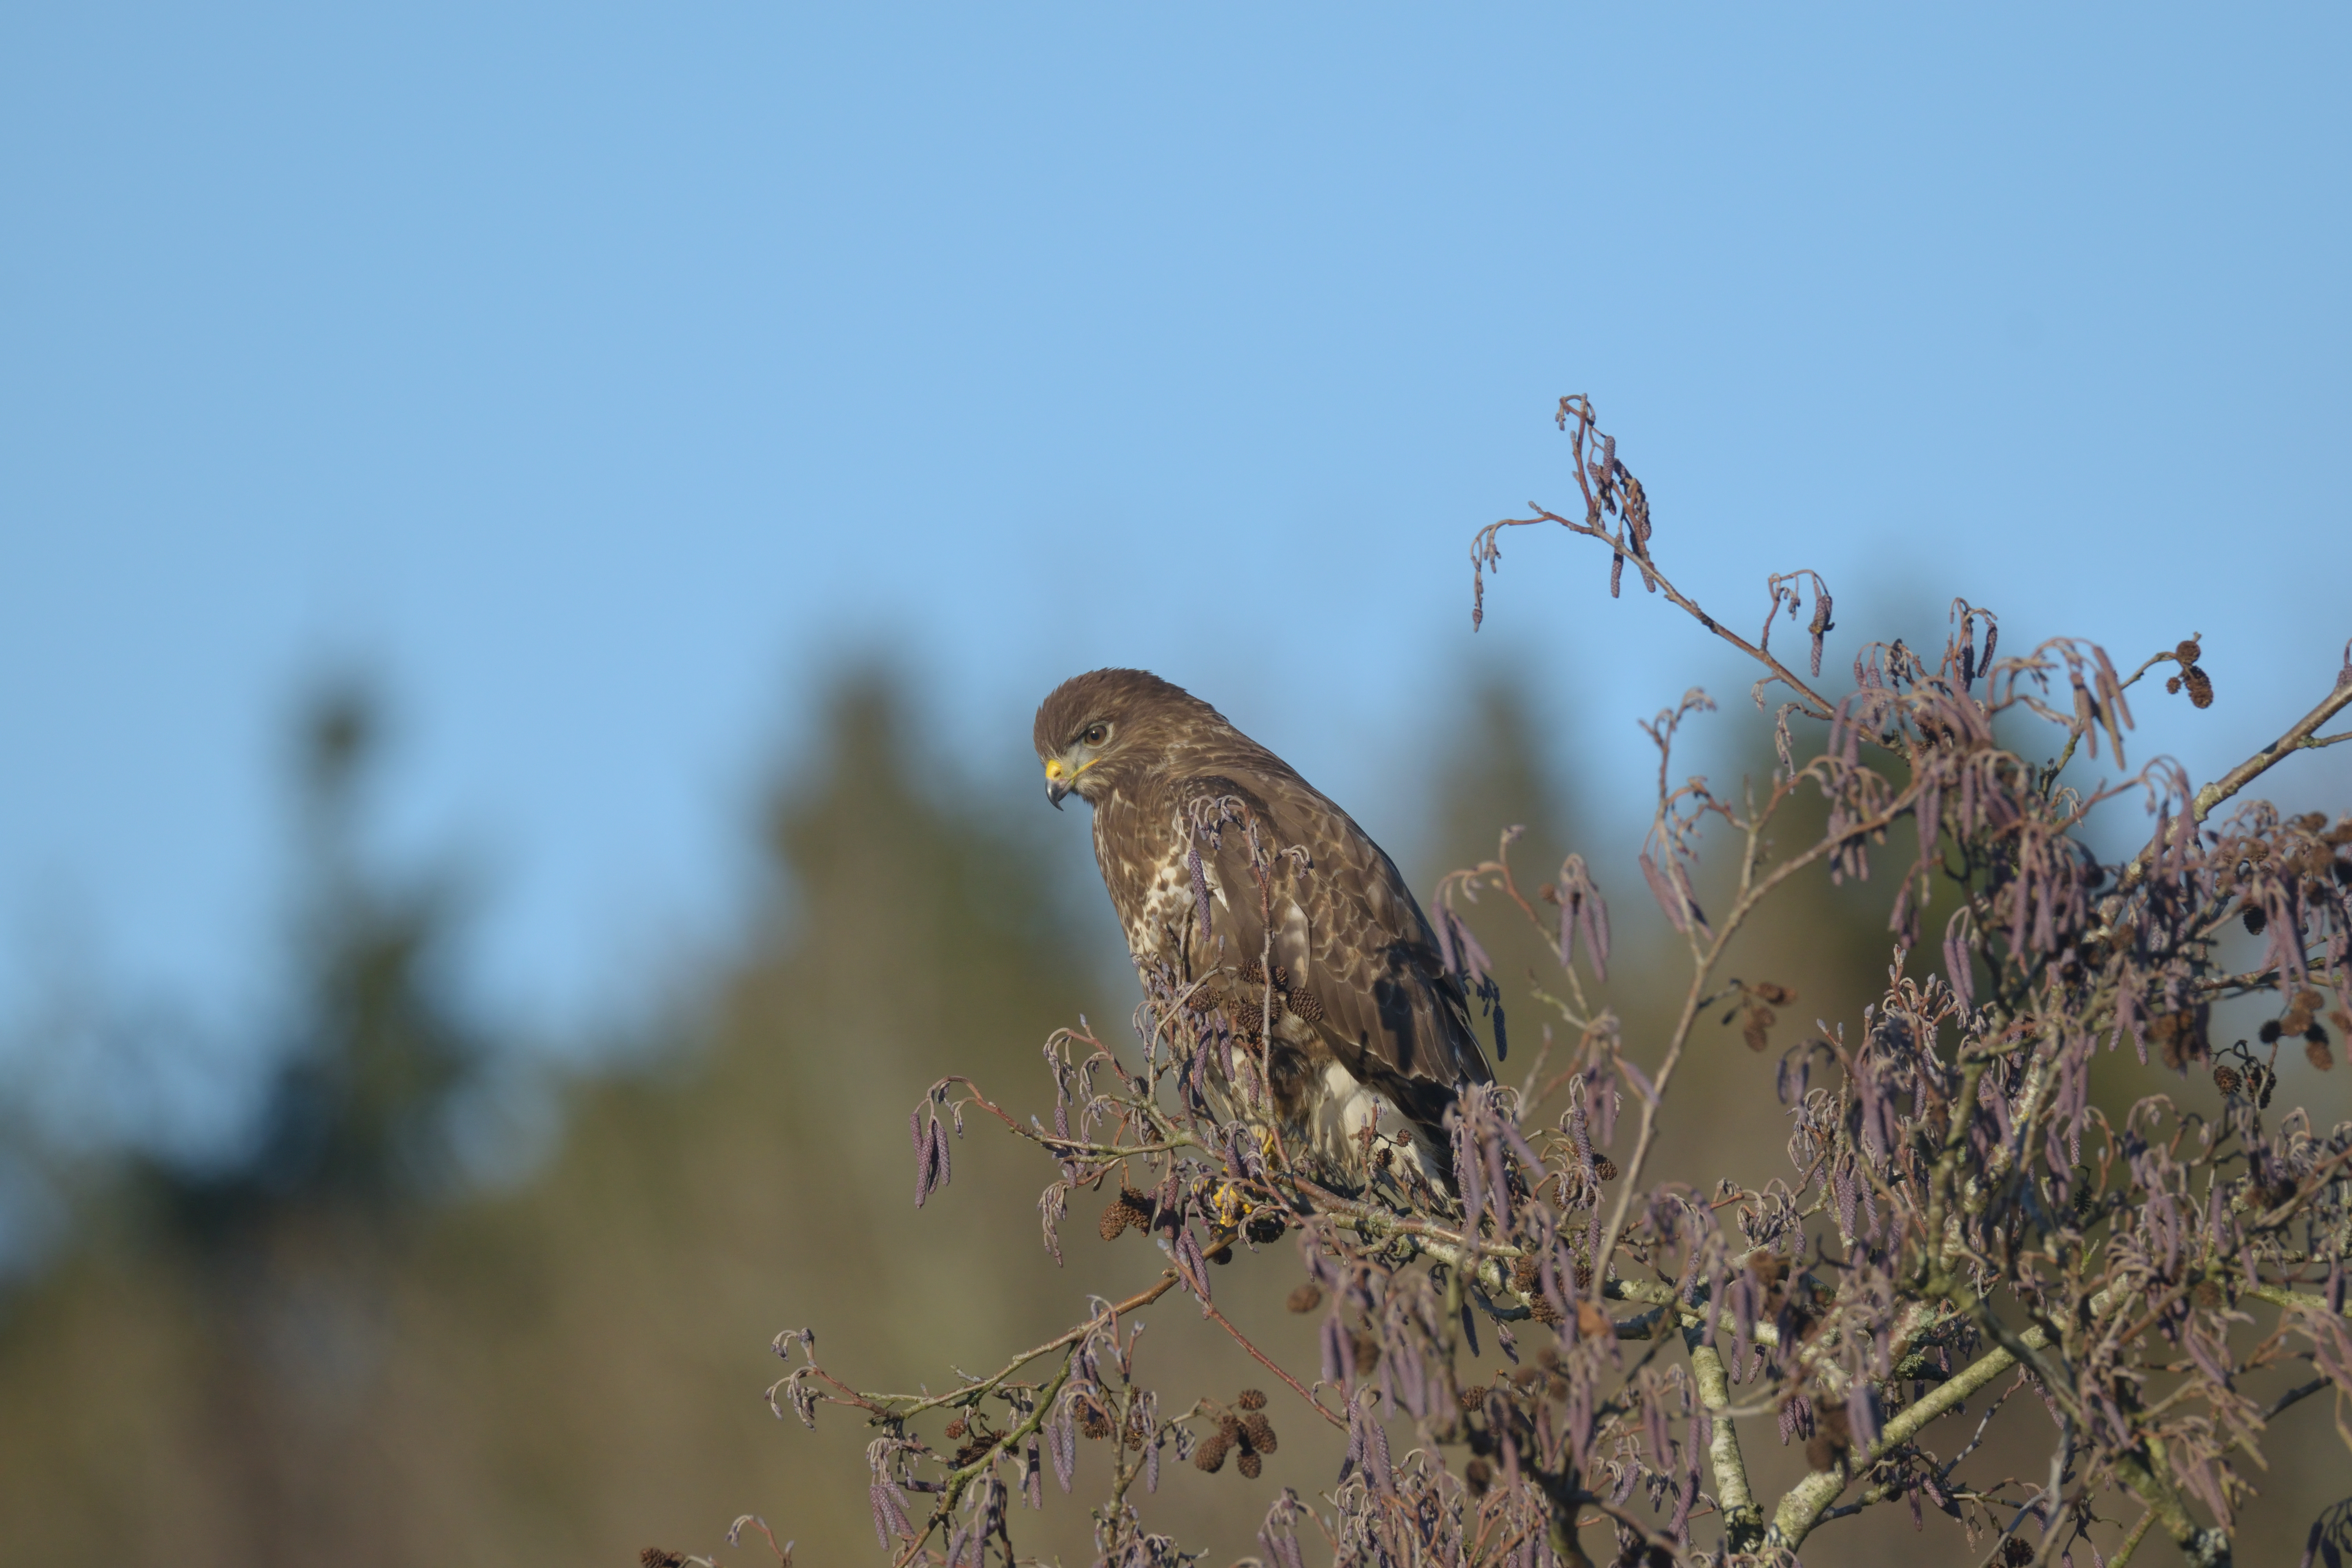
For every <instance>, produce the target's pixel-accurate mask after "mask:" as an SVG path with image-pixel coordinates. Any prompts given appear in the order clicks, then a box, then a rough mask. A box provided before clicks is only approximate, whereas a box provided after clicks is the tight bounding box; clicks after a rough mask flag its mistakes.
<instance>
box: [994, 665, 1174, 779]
mask: <svg viewBox="0 0 2352 1568" xmlns="http://www.w3.org/2000/svg"><path fill="white" fill-rule="evenodd" d="M1202 706H1204V705H1203V704H1202V703H1201V702H1200V700H1198V699H1196V698H1194V697H1192V695H1191V694H1190V693H1188V692H1186V691H1185V690H1184V689H1183V688H1181V687H1180V686H1173V685H1171V684H1170V683H1169V682H1167V681H1165V680H1162V679H1160V678H1159V677H1158V676H1156V675H1151V674H1149V673H1147V672H1145V671H1143V670H1140V669H1097V670H1095V671H1093V672H1091V673H1090V674H1087V675H1079V676H1073V677H1072V678H1071V679H1067V680H1066V681H1064V682H1062V684H1061V685H1059V686H1057V687H1055V689H1054V690H1053V693H1052V695H1050V696H1048V697H1047V698H1046V699H1045V701H1044V702H1043V703H1041V704H1039V705H1038V709H1037V724H1036V731H1035V737H1034V738H1035V742H1036V746H1037V760H1038V762H1039V763H1043V764H1044V765H1045V798H1046V799H1047V800H1049V801H1051V802H1053V804H1054V806H1055V809H1056V810H1059V809H1060V807H1061V805H1062V798H1063V797H1064V796H1065V795H1073V794H1075V795H1077V796H1079V797H1080V798H1081V799H1083V800H1085V801H1086V802H1087V804H1088V805H1092V804H1094V803H1095V802H1097V801H1098V800H1100V799H1101V798H1102V797H1103V795H1105V794H1107V793H1108V791H1109V790H1111V789H1112V788H1114V787H1116V786H1117V784H1118V782H1119V781H1120V780H1121V779H1122V778H1125V777H1127V776H1128V775H1129V774H1131V773H1136V772H1138V771H1139V769H1141V768H1143V767H1145V766H1147V765H1148V759H1150V758H1152V757H1156V756H1159V755H1160V754H1162V752H1163V751H1164V749H1165V744H1166V742H1167V740H1168V739H1169V736H1168V734H1167V733H1166V731H1168V730H1169V728H1170V727H1171V724H1172V723H1173V722H1175V721H1178V720H1180V719H1181V718H1182V717H1183V716H1184V714H1185V713H1186V712H1187V710H1192V709H1197V708H1201V707H1202Z"/></svg>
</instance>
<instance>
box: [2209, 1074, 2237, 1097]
mask: <svg viewBox="0 0 2352 1568" xmlns="http://www.w3.org/2000/svg"><path fill="white" fill-rule="evenodd" d="M2213 1087H2214V1088H2215V1089H2220V1090H2221V1092H2222V1093H2223V1094H2235V1093H2237V1092H2238V1069H2237V1068H2233V1067H2218V1068H2214V1069H2213Z"/></svg>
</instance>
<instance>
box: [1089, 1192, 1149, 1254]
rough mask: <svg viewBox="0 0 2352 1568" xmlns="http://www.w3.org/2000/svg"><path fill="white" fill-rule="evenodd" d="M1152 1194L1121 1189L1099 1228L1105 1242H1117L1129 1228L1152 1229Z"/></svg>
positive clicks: (1105, 1213) (1105, 1211) (1103, 1213)
mask: <svg viewBox="0 0 2352 1568" xmlns="http://www.w3.org/2000/svg"><path fill="white" fill-rule="evenodd" d="M1151 1209H1152V1205H1151V1194H1149V1193H1139V1192H1137V1191H1135V1190H1134V1189H1133V1188H1132V1187H1121V1188H1120V1189H1119V1194H1118V1196H1117V1197H1115V1198H1113V1199H1112V1200H1111V1201H1110V1205H1109V1206H1108V1207H1107V1208H1105V1209H1104V1210H1103V1212H1102V1224H1101V1225H1100V1226H1097V1229H1099V1230H1100V1231H1101V1233H1102V1238H1103V1239H1104V1240H1105V1241H1117V1240H1118V1238H1119V1237H1120V1236H1122V1235H1123V1234H1125V1232H1126V1231H1127V1229H1128V1227H1129V1226H1134V1227H1135V1228H1136V1229H1137V1230H1150V1228H1151Z"/></svg>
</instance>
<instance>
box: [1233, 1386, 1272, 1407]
mask: <svg viewBox="0 0 2352 1568" xmlns="http://www.w3.org/2000/svg"><path fill="white" fill-rule="evenodd" d="M1234 1404H1235V1405H1240V1406H1241V1407H1242V1408H1243V1409H1244V1410H1263V1409H1265V1390H1264V1389H1261V1388H1244V1389H1243V1390H1242V1391H1241V1393H1240V1394H1239V1395H1238V1396H1236V1397H1235V1398H1234Z"/></svg>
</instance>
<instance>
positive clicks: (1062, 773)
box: [1045, 757, 1077, 811]
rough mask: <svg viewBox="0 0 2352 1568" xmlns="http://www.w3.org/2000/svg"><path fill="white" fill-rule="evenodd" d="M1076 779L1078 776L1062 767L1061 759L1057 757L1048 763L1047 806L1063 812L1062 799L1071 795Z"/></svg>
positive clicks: (1046, 774)
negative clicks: (1072, 785) (1071, 786)
mask: <svg viewBox="0 0 2352 1568" xmlns="http://www.w3.org/2000/svg"><path fill="white" fill-rule="evenodd" d="M1076 777H1077V775H1076V774H1075V773H1071V772H1070V770H1069V769H1067V768H1066V767H1064V766H1063V765H1062V759H1061V758H1059V757H1055V758H1054V759H1053V760H1052V761H1051V762H1048V763H1046V764H1045V800H1046V804H1048V805H1051V806H1052V807H1053V808H1054V809H1055V811H1059V810H1061V809H1062V797H1063V796H1064V795H1067V794H1069V793H1070V785H1071V784H1072V783H1073V782H1074V781H1075V780H1076Z"/></svg>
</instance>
